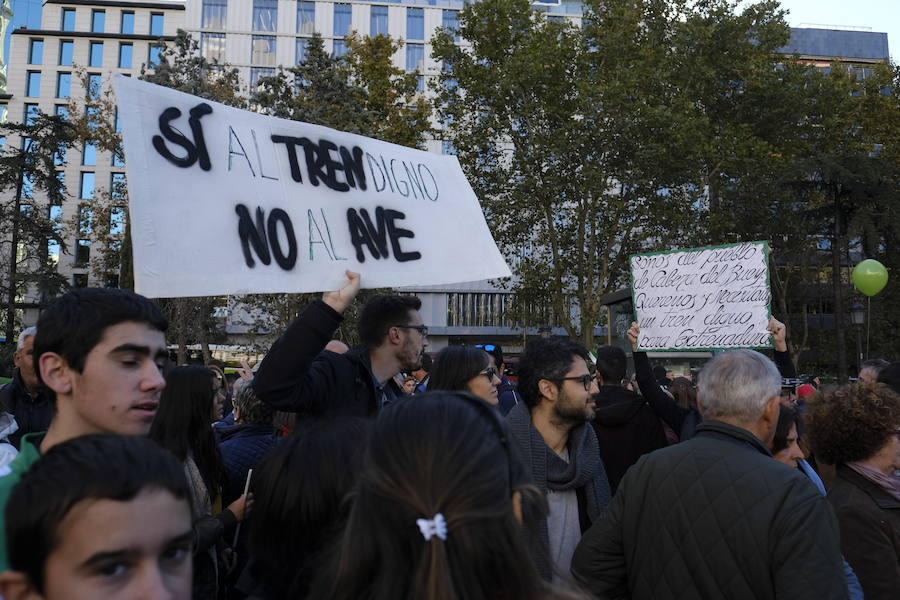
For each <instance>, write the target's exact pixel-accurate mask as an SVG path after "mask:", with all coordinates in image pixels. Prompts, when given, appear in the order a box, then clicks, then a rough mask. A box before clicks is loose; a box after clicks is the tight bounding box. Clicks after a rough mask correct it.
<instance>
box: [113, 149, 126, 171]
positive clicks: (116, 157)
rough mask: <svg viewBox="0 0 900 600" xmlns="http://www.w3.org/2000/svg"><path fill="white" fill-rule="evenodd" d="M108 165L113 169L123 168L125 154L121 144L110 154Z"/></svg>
mask: <svg viewBox="0 0 900 600" xmlns="http://www.w3.org/2000/svg"><path fill="white" fill-rule="evenodd" d="M110 164H111V165H112V166H114V167H124V166H125V152H124V151H123V150H122V145H121V144H119V145H118V147H116V151H115V152H113V153H112V158H111V159H110Z"/></svg>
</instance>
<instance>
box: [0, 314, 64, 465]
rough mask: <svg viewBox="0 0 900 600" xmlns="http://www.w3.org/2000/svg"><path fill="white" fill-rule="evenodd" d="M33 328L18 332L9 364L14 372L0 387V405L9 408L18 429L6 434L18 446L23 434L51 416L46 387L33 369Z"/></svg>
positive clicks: (35, 429)
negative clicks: (14, 369) (14, 349)
mask: <svg viewBox="0 0 900 600" xmlns="http://www.w3.org/2000/svg"><path fill="white" fill-rule="evenodd" d="M35 335H37V327H28V328H27V329H25V330H23V331H22V333H20V334H19V339H18V343H17V344H16V351H15V353H13V363H14V364H15V366H16V372H15V373H14V374H13V378H12V381H10V382H9V383H7V384H6V385H3V386H0V406H3V407H5V408H4V410H7V411H9V412H10V413H11V414H12V415H13V416H14V417H15V419H16V422H17V423H18V425H19V426H18V429H17V430H16V431H15V432H14V433H12V434H11V435H10V436H9V441H10V443H11V444H12V445H13V446H14V447H15V448H16V449H18V448H19V440H20V439H21V438H22V436H23V435H25V434H26V433H36V432H40V431H46V430H47V427H49V426H50V419H52V418H53V401H52V400H53V399H52V398H51V396H50V394H51V392H49V391H48V390H46V389H45V388H43V387H42V386H41V385H40V383H39V382H38V378H37V374H36V373H35V370H34V353H33V352H32V348H33V347H34V336H35Z"/></svg>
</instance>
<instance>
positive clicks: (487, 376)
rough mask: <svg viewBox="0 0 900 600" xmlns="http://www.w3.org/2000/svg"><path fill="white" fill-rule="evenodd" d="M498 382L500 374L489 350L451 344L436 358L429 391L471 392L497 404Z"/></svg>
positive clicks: (494, 404) (492, 403) (489, 402)
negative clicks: (495, 367)
mask: <svg viewBox="0 0 900 600" xmlns="http://www.w3.org/2000/svg"><path fill="white" fill-rule="evenodd" d="M498 385H500V377H498V376H497V370H496V369H494V368H493V367H492V366H491V360H490V357H489V356H488V353H487V352H485V351H484V350H482V349H481V348H475V347H474V346H447V347H446V348H444V349H443V350H441V351H440V352H439V353H438V355H437V358H435V361H434V369H433V370H432V371H431V380H430V381H429V382H428V391H429V392H432V391H435V390H446V391H450V392H458V391H462V392H469V393H471V394H473V395H475V396H477V397H478V398H481V399H482V400H484V401H485V402H487V403H488V404H490V405H491V406H497V386H498Z"/></svg>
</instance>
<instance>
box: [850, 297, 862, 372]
mask: <svg viewBox="0 0 900 600" xmlns="http://www.w3.org/2000/svg"><path fill="white" fill-rule="evenodd" d="M850 322H851V323H853V324H854V325H856V356H857V360H856V367H857V370H856V372H857V373H859V370H860V369H861V368H862V361H863V352H862V333H861V332H862V324H863V323H865V322H866V307H865V306H863V305H862V303H860V302H854V303H853V306H851V307H850Z"/></svg>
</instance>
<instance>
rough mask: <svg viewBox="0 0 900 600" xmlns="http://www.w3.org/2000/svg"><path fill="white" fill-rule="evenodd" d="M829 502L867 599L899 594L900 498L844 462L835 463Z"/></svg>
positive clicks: (892, 596) (897, 595)
mask: <svg viewBox="0 0 900 600" xmlns="http://www.w3.org/2000/svg"><path fill="white" fill-rule="evenodd" d="M828 501H829V502H830V503H831V506H832V507H833V508H834V512H835V513H836V514H837V518H838V523H839V524H840V527H841V549H842V550H843V552H844V558H846V559H847V562H848V563H850V566H851V567H853V570H854V572H856V576H857V577H858V578H859V582H860V584H862V588H863V593H864V594H865V597H866V600H882V599H884V600H887V599H888V598H890V599H892V600H893V599H896V598H898V597H900V501H898V500H897V499H896V498H894V497H893V496H891V495H890V494H888V493H887V492H886V491H884V490H883V489H882V488H881V487H879V486H877V485H875V484H874V483H872V482H871V481H869V480H868V479H866V478H865V477H863V476H862V475H860V474H859V473H857V472H856V471H854V470H853V469H851V468H850V467H847V466H846V465H838V466H837V469H836V477H835V479H834V483H833V484H832V485H831V489H830V490H829V492H828Z"/></svg>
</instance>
